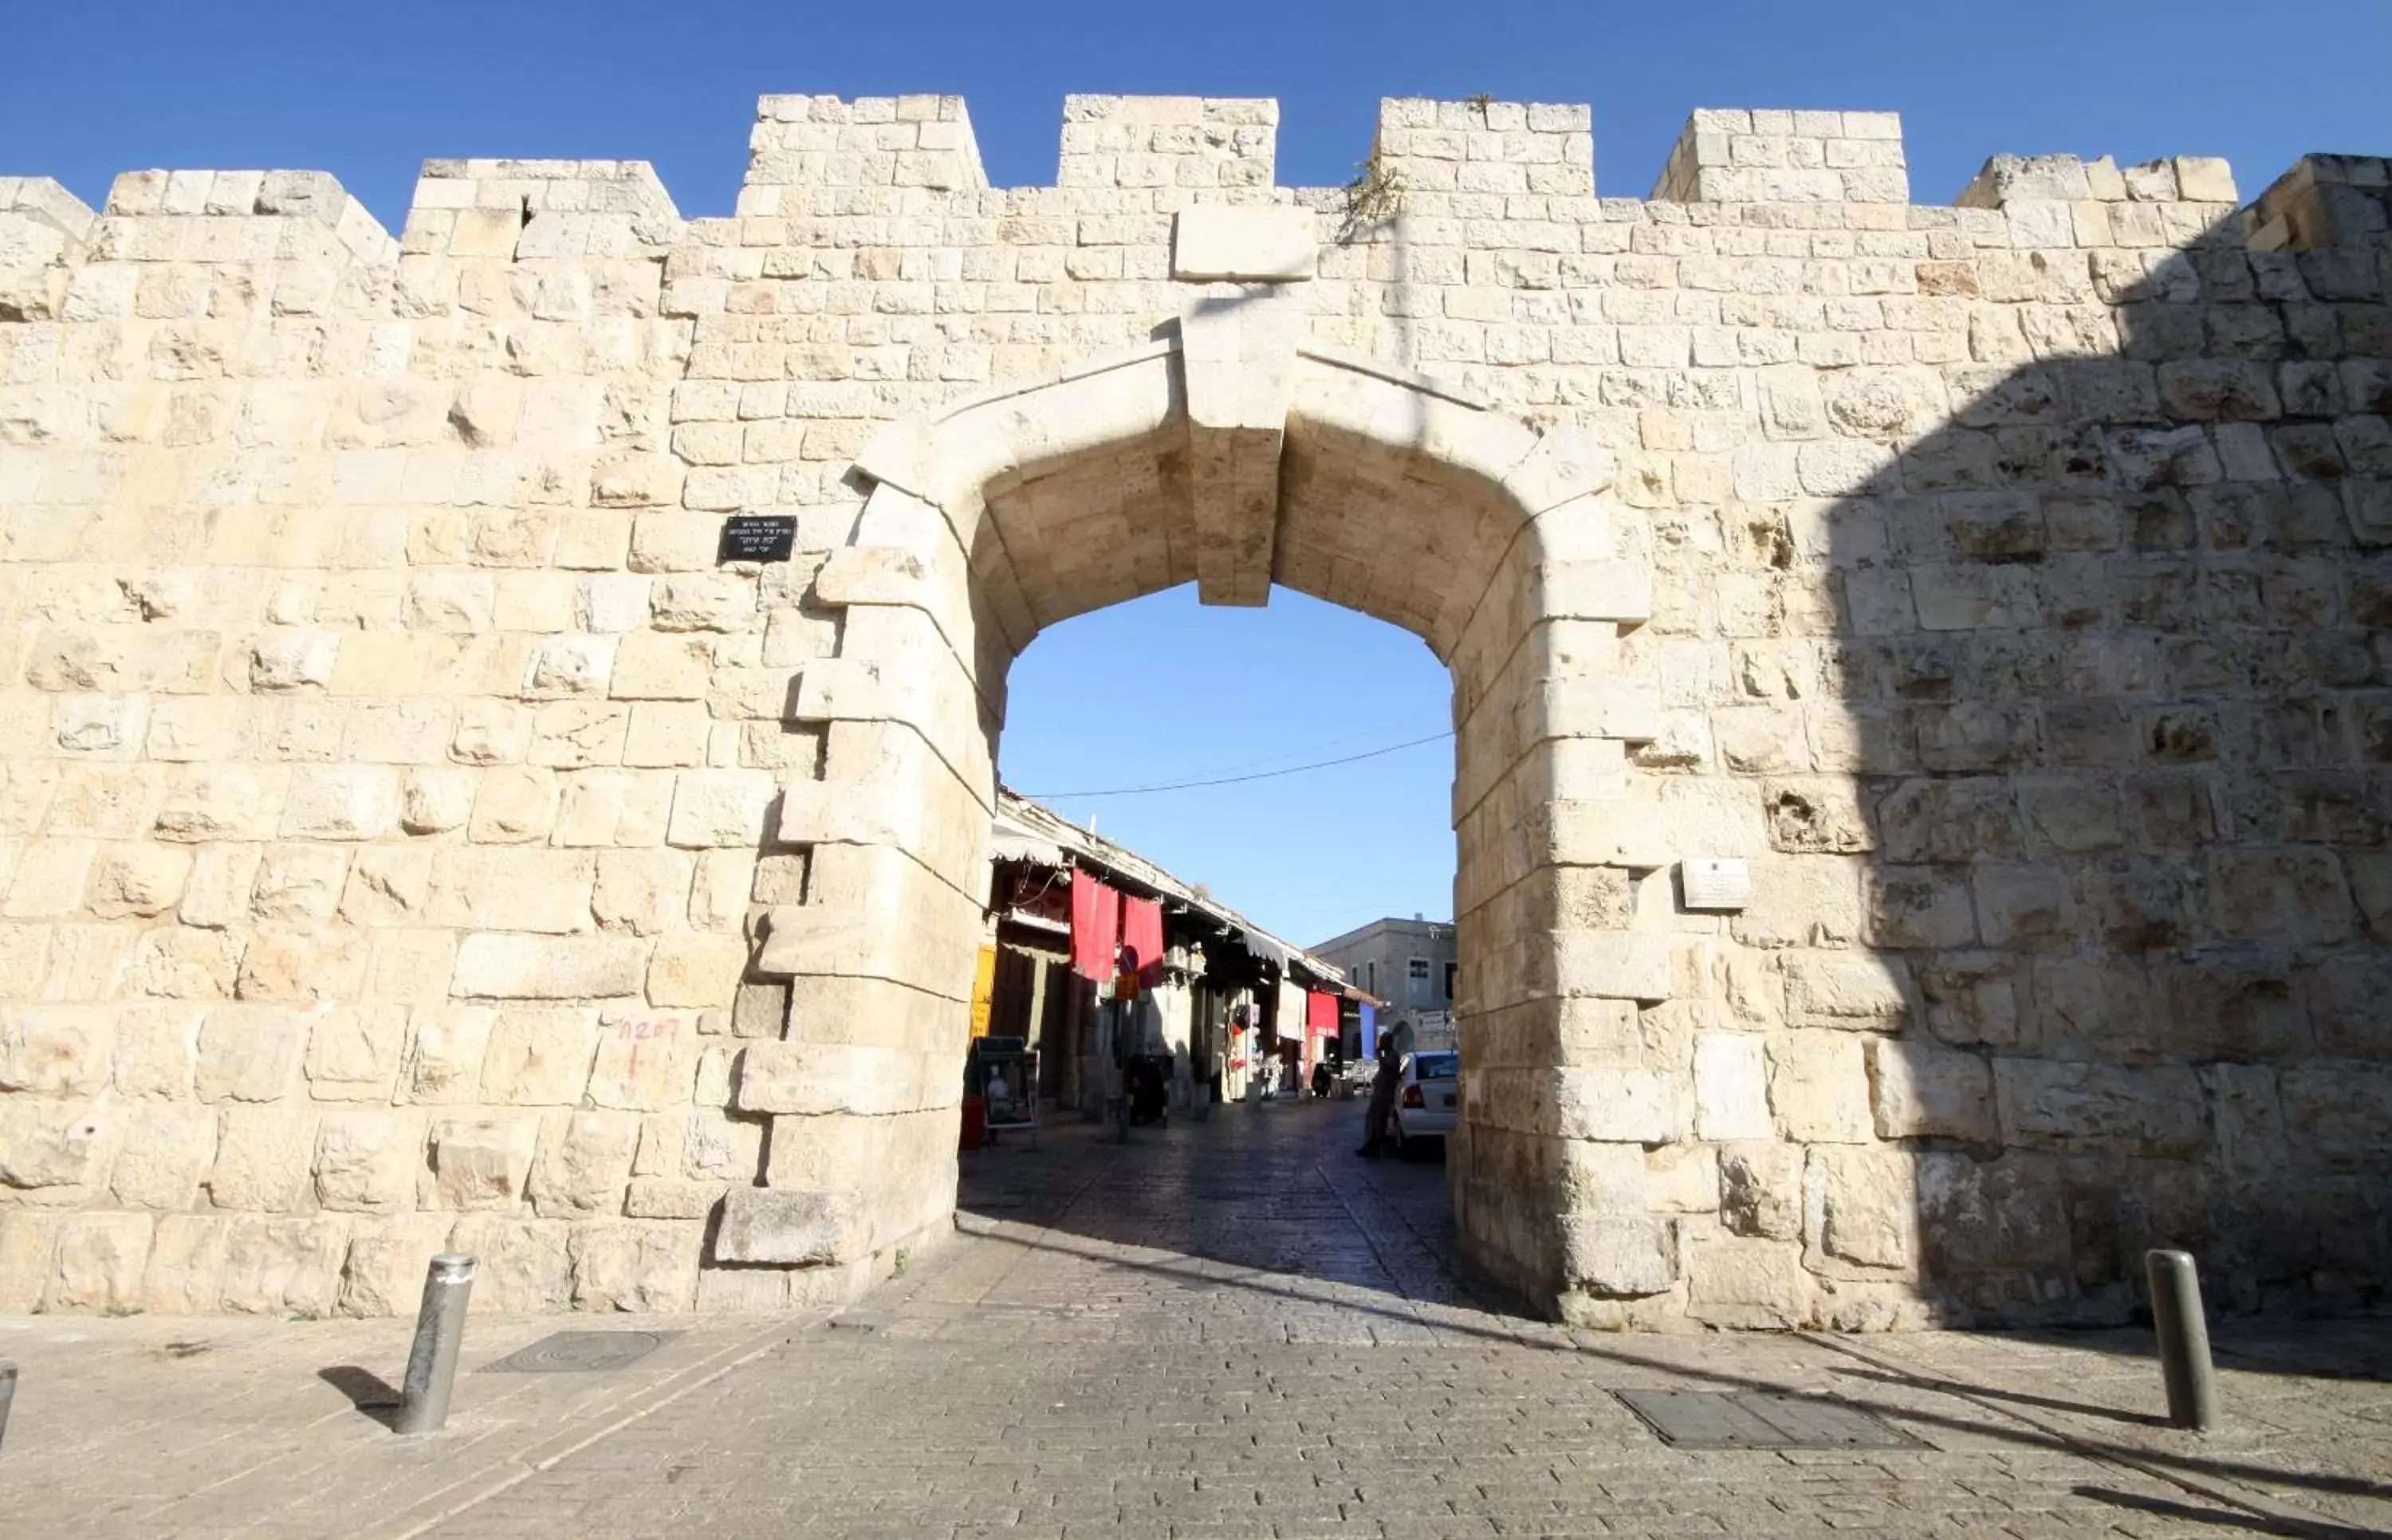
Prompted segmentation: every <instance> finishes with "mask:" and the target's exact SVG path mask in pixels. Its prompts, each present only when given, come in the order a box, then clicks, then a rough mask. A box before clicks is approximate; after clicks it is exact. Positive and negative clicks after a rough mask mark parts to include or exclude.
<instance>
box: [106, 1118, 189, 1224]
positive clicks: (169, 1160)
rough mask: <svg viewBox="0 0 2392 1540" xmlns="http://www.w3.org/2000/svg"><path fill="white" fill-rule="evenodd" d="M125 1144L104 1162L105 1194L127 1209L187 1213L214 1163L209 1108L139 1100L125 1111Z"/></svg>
mask: <svg viewBox="0 0 2392 1540" xmlns="http://www.w3.org/2000/svg"><path fill="white" fill-rule="evenodd" d="M123 1117H124V1142H123V1145H121V1146H120V1147H119V1148H118V1150H117V1152H116V1158H115V1159H114V1160H113V1161H111V1162H110V1164H109V1176H108V1184H109V1192H110V1194H111V1195H112V1196H113V1197H115V1199H116V1201H117V1202H119V1203H122V1204H124V1205H126V1206H127V1207H130V1208H136V1209H163V1210H166V1211H167V1212H169V1213H172V1212H175V1211H176V1210H183V1209H189V1208H190V1207H191V1206H192V1203H193V1200H194V1199H195V1198H196V1197H198V1196H199V1190H200V1184H201V1182H202V1180H204V1179H205V1178H206V1176H207V1174H208V1172H209V1171H210V1170H211V1169H212V1168H213V1167H214V1166H215V1157H216V1114H215V1109H214V1108H212V1107H205V1106H189V1105H182V1106H177V1105H176V1104H174V1103H171V1102H141V1103H136V1104H135V1105H134V1106H128V1107H126V1108H125V1109H124V1114H123Z"/></svg>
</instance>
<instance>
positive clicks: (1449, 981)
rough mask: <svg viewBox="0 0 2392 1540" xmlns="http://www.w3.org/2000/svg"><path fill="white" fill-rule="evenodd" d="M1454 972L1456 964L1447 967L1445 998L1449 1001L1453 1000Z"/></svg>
mask: <svg viewBox="0 0 2392 1540" xmlns="http://www.w3.org/2000/svg"><path fill="white" fill-rule="evenodd" d="M1453 970H1454V964H1451V963H1448V964H1446V965H1445V998H1446V999H1448V1000H1451V999H1452V998H1453Z"/></svg>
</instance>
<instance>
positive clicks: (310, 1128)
mask: <svg viewBox="0 0 2392 1540" xmlns="http://www.w3.org/2000/svg"><path fill="white" fill-rule="evenodd" d="M217 1116H218V1119H219V1120H218V1124H217V1134H216V1159H215V1165H214V1166H212V1167H210V1168H209V1171H208V1180H207V1189H208V1201H209V1202H211V1203H213V1204H215V1206H216V1207H217V1208H219V1209H226V1210H232V1211H234V1212H237V1213H252V1214H281V1213H288V1212H290V1211H291V1210H293V1209H294V1208H297V1207H298V1206H299V1196H300V1193H301V1191H302V1190H303V1189H304V1188H305V1185H306V1183H307V1167H308V1157H309V1156H310V1155H311V1154H312V1153H313V1152H314V1149H315V1145H316V1126H315V1125H316V1119H315V1118H314V1116H313V1115H312V1114H308V1113H305V1112H302V1111H299V1110H298V1109H296V1108H292V1107H276V1106H227V1107H224V1108H223V1109H221V1111H220V1112H219V1113H218V1115H217Z"/></svg>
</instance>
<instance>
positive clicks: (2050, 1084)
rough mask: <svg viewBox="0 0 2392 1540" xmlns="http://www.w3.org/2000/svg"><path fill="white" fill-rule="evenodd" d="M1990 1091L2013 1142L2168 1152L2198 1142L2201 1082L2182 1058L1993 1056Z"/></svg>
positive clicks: (2184, 1151) (2189, 1149) (2190, 1148)
mask: <svg viewBox="0 0 2392 1540" xmlns="http://www.w3.org/2000/svg"><path fill="white" fill-rule="evenodd" d="M1994 1093H1995V1100H1996V1104H1997V1106H1998V1107H1999V1109H2000V1120H2001V1130H2002V1134H2003V1137H2004V1139H2005V1140H2006V1141H2007V1142H2008V1143H2009V1144H2012V1145H2025V1146H2027V1147H2028V1148H2032V1149H2054V1150H2068V1151H2079V1152H2083V1153H2086V1154H2102V1153H2109V1154H2132V1155H2173V1156H2186V1155H2191V1153H2193V1152H2194V1151H2195V1150H2196V1149H2198V1148H2199V1147H2200V1145H2201V1140H2202V1115H2201V1108H2202V1102H2201V1083H2200V1081H2199V1080H2198V1079H2196V1078H2195V1076H2194V1075H2193V1072H2192V1071H2191V1069H2188V1068H2183V1067H2181V1066H2178V1065H2155V1066H2152V1067H2151V1068H2124V1067H2121V1066H2115V1065H2102V1064H2070V1063H2061V1062H2055V1061H2049V1060H2041V1059H2019V1058H2001V1059H1996V1060H1995V1061H1994Z"/></svg>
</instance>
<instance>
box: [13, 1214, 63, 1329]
mask: <svg viewBox="0 0 2392 1540" xmlns="http://www.w3.org/2000/svg"><path fill="white" fill-rule="evenodd" d="M60 1223H61V1219H60V1216H58V1215H57V1214H45V1213H38V1212H35V1211H34V1210H30V1209H9V1210H0V1312H6V1313H7V1314H10V1315H29V1314H32V1311H33V1308H34V1307H35V1306H36V1305H39V1304H40V1303H41V1302H42V1295H43V1292H44V1291H45V1289H47V1288H48V1287H49V1282H50V1262H51V1259H52V1258H53V1257H55V1256H56V1255H57V1254H58V1228H59V1225H60Z"/></svg>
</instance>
